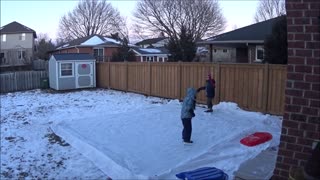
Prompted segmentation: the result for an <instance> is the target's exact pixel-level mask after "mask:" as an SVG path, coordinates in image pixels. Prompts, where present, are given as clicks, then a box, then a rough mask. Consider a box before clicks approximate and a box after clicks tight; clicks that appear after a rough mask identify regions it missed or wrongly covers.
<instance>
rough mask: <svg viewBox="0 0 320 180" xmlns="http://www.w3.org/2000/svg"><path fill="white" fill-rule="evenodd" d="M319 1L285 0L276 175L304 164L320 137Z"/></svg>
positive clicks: (281, 174) (284, 174)
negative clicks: (284, 80)
mask: <svg viewBox="0 0 320 180" xmlns="http://www.w3.org/2000/svg"><path fill="white" fill-rule="evenodd" d="M319 9H320V1H318V0H299V1H298V0H286V10H287V27H288V36H287V37H288V69H287V70H288V71H287V72H288V73H287V87H286V92H285V94H286V99H285V101H286V102H285V113H284V116H283V124H282V134H281V142H280V149H279V152H278V158H277V164H276V169H275V171H274V176H273V179H288V177H289V172H290V169H294V168H303V167H304V166H305V164H306V161H307V160H308V159H309V158H310V156H311V151H312V144H313V143H314V142H315V141H316V140H319V139H320V118H319V117H320V58H319V54H320V50H319V49H320V47H319V45H320V41H319V31H320V27H319V21H320V17H319V16H320V10H319Z"/></svg>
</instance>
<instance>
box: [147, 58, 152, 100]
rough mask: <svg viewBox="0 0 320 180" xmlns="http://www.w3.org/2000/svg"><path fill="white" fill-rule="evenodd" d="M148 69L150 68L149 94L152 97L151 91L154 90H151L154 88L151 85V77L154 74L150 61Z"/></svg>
mask: <svg viewBox="0 0 320 180" xmlns="http://www.w3.org/2000/svg"><path fill="white" fill-rule="evenodd" d="M148 67H149V68H148V69H149V92H148V95H149V96H151V89H152V88H151V86H152V85H151V82H152V77H151V75H152V72H151V62H150V61H149V62H148Z"/></svg>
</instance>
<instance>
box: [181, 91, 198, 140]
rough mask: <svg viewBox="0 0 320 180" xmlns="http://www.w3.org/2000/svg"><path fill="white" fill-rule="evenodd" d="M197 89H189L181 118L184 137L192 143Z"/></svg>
mask: <svg viewBox="0 0 320 180" xmlns="http://www.w3.org/2000/svg"><path fill="white" fill-rule="evenodd" d="M196 95H197V91H196V90H195V89H194V88H188V89H187V95H186V97H185V98H184V99H183V103H182V109H181V120H182V125H183V130H182V139H183V141H184V143H185V144H191V143H193V141H191V133H192V123H191V119H192V118H193V117H194V116H195V114H194V110H195V108H196Z"/></svg>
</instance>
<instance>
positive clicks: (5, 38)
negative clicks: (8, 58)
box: [1, 34, 7, 42]
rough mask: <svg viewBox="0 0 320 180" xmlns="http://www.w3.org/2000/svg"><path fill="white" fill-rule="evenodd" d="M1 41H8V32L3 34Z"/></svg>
mask: <svg viewBox="0 0 320 180" xmlns="http://www.w3.org/2000/svg"><path fill="white" fill-rule="evenodd" d="M1 41H2V42H6V41H7V35H6V34H2V38H1Z"/></svg>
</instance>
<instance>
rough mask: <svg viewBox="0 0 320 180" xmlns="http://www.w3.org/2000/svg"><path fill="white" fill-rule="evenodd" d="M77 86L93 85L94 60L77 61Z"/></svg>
mask: <svg viewBox="0 0 320 180" xmlns="http://www.w3.org/2000/svg"><path fill="white" fill-rule="evenodd" d="M75 65H76V88H85V87H93V62H76V63H75Z"/></svg>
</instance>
